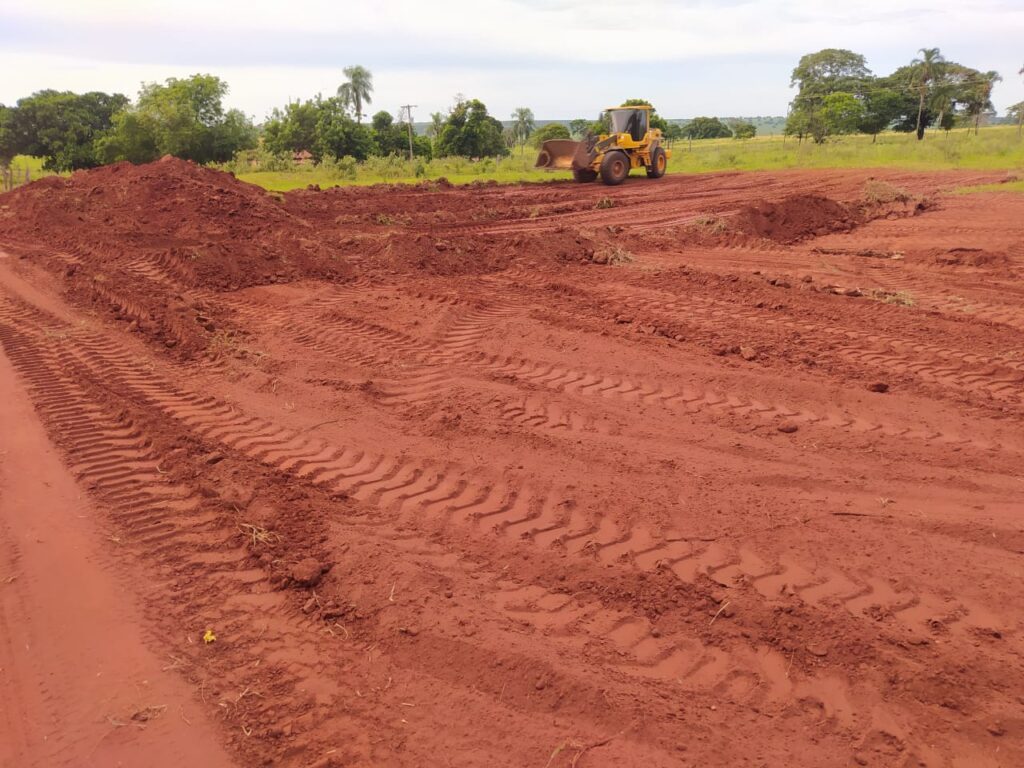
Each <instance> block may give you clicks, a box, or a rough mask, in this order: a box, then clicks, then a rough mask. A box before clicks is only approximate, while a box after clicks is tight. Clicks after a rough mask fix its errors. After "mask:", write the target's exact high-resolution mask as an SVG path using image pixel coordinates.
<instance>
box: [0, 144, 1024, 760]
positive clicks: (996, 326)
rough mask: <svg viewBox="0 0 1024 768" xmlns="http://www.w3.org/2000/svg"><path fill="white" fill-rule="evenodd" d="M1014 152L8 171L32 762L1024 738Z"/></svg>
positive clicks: (920, 744)
mask: <svg viewBox="0 0 1024 768" xmlns="http://www.w3.org/2000/svg"><path fill="white" fill-rule="evenodd" d="M1000 176H1001V174H986V173H979V172H970V173H968V172H956V173H953V172H950V173H932V174H922V173H909V172H893V171H835V172H786V173H758V174H753V173H743V174H741V173H734V174H712V175H705V176H669V177H665V178H664V179H661V180H659V181H649V180H647V179H644V178H636V179H632V178H631V179H629V180H628V181H627V183H625V184H624V185H622V186H621V187H617V188H613V189H610V188H607V187H604V186H602V185H599V184H593V185H576V184H571V183H563V182H556V183H550V184H541V185H522V186H497V185H487V184H483V185H476V186H471V187H461V188H454V187H451V186H450V185H447V184H445V183H425V184H423V185H420V186H417V187H375V188H365V189H355V188H346V189H332V190H328V191H318V190H303V191H297V192H292V193H288V194H285V195H271V194H267V193H263V192H262V191H260V190H258V189H256V188H254V187H250V186H248V185H245V184H242V183H240V182H238V181H236V180H235V179H233V178H231V177H230V176H229V175H226V174H220V173H216V172H212V171H206V170H203V169H198V168H195V167H194V166H191V165H189V164H187V163H182V162H179V161H175V160H166V161H161V162H160V163H155V164H152V165H150V166H141V167H131V166H127V165H123V166H114V167H112V168H106V169H101V170H98V171H93V172H87V173H79V174H76V175H74V176H72V177H71V178H70V179H46V180H43V181H41V182H37V183H35V184H33V185H29V186H27V187H24V188H21V189H19V190H17V191H15V192H13V193H9V194H6V195H4V196H0V249H2V254H3V255H0V350H2V354H0V396H2V397H3V398H4V399H9V400H10V401H11V403H10V404H8V403H5V406H4V409H3V410H2V411H0V413H2V414H3V417H4V429H3V432H2V433H0V468H2V469H4V474H3V478H4V479H3V480H2V481H0V526H3V530H4V531H5V534H4V537H3V539H4V543H3V546H0V609H2V612H0V621H2V622H3V623H2V627H3V629H4V632H3V636H4V640H5V644H3V645H0V680H2V682H3V686H4V691H5V695H4V702H3V705H4V716H0V744H3V745H4V749H7V750H8V752H9V753H10V755H12V756H11V757H10V758H8V757H7V753H4V752H2V751H0V757H3V758H4V759H9V760H13V761H15V762H16V764H18V765H40V766H42V765H46V766H51V765H75V766H77V765H90V764H93V763H89V762H87V761H86V759H85V758H87V757H88V758H89V759H93V758H92V757H91V755H92V754H94V753H92V752H90V751H89V750H90V749H93V745H94V744H99V745H100V748H101V749H105V750H112V751H110V752H106V753H102V752H101V753H100V754H101V755H107V757H106V758H104V759H101V760H99V761H96V760H94V764H96V765H112V764H115V762H116V761H117V760H121V761H122V764H125V765H157V764H164V763H157V762H154V759H153V758H152V755H154V754H157V753H159V754H161V755H163V756H164V757H163V758H161V759H164V760H165V764H167V765H172V764H173V765H185V764H200V765H216V764H225V763H229V762H233V763H235V764H237V765H240V766H258V765H281V766H289V767H291V766H295V767H296V768H298V767H299V766H302V767H306V766H316V767H317V768H325V767H327V766H383V765H388V766H426V765H429V766H435V765H436V766H466V767H467V768H468V767H469V766H481V765H488V766H515V767H516V768H519V767H521V766H536V767H537V768H554V767H555V766H558V767H560V768H565V767H567V766H579V767H581V768H583V767H585V766H701V768H706V767H708V766H723V767H724V766H730V767H731V766H800V767H804V766H806V767H807V768H810V767H811V766H815V767H817V766H825V765H828V766H832V765H837V766H844V765H850V766H857V765H869V766H901V767H902V766H1016V765H1021V764H1024V717H1022V712H1024V695H1022V691H1024V657H1022V652H1024V635H1022V628H1024V627H1022V620H1024V601H1022V600H1021V583H1022V581H1021V579H1022V576H1024V572H1022V571H1024V516H1022V513H1024V428H1022V427H1024V280H1022V278H1024V196H1020V195H1012V194H999V193H992V194H984V195H969V196H954V195H949V194H947V192H948V191H949V190H951V189H953V188H955V187H957V186H961V185H966V184H976V183H983V182H992V181H998V180H999V178H1000ZM19 397H20V398H21V401H20V402H22V403H23V407H20V406H17V402H18V401H17V398H19ZM29 402H31V404H32V405H31V407H30V406H29V405H28V403H29ZM44 435H46V436H47V437H48V439H49V441H50V443H51V445H52V446H53V448H52V449H49V448H47V447H46V440H45V439H44V437H43V436H44ZM12 462H13V463H12ZM31 467H39V473H40V474H39V478H40V479H42V480H44V481H43V482H37V481H36V479H34V478H32V477H31V471H32V470H31ZM71 478H74V481H72V479H71ZM76 494H77V495H76ZM71 496H75V499H74V501H72V500H71V498H70V497H71ZM15 532H17V533H15ZM33 536H36V537H38V539H39V541H38V542H34V541H33V539H32V537H33ZM11 542H15V543H16V546H15V547H14V548H11V545H10V543H11ZM26 542H29V543H26ZM33 573H34V574H36V576H30V575H29V574H33ZM12 577H13V578H12ZM37 579H38V580H37ZM62 584H65V585H67V586H66V589H64V590H61V587H60V585H62ZM111 585H117V587H116V589H115V588H114V587H112V586H111ZM77 591H82V592H83V593H87V594H89V595H97V596H98V597H97V598H96V600H97V605H96V608H95V610H92V609H90V610H83V609H82V608H81V604H80V603H79V601H78V600H77V598H75V595H76V594H77V593H78V592H77ZM117 598H120V599H117ZM22 627H29V628H30V629H31V630H32V632H34V633H35V635H36V639H35V640H34V641H33V642H34V643H39V646H38V647H39V648H40V651H39V652H38V653H33V652H31V651H22V649H21V646H20V645H19V643H20V642H21V641H20V639H18V640H11V638H14V637H15V636H16V634H17V632H18V631H19V630H20V628H22ZM208 630H209V631H210V632H212V634H213V635H215V638H216V639H215V640H213V641H212V642H204V634H205V633H207V631H208ZM207 639H210V635H207ZM107 640H109V644H108V643H107V642H106V641H107ZM98 667H103V670H104V672H103V675H102V676H100V677H97V676H96V674H95V672H96V669H97V668H98ZM57 680H59V683H56V682H55V681H57ZM140 680H144V681H145V682H144V683H142V682H140ZM140 686H141V687H140ZM12 702H13V703H12ZM138 712H142V713H143V714H142V715H139V717H135V715H136V713H138ZM140 718H141V719H140ZM115 723H127V725H123V726H122V725H116V724H115ZM58 735H59V737H60V739H61V741H59V742H58V741H54V739H55V738H56V737H57V736H58ZM8 744H13V745H14V747H7V745H8ZM197 754H199V755H201V757H198V758H197V757H196V755H197ZM12 764H15V763H12Z"/></svg>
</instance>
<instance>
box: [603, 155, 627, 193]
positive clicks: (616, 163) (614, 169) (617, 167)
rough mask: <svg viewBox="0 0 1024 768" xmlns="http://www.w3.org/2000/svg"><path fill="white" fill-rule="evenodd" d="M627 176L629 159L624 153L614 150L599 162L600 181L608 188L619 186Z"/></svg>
mask: <svg viewBox="0 0 1024 768" xmlns="http://www.w3.org/2000/svg"><path fill="white" fill-rule="evenodd" d="M627 176H629V158H628V157H626V153H625V152H620V151H619V150H614V151H612V152H609V153H608V154H606V155H605V156H604V159H603V160H602V161H601V181H603V182H604V183H605V184H608V185H609V186H615V185H617V184H621V183H622V182H624V181H625V180H626V177H627Z"/></svg>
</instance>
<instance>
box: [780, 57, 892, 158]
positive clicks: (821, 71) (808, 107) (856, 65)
mask: <svg viewBox="0 0 1024 768" xmlns="http://www.w3.org/2000/svg"><path fill="white" fill-rule="evenodd" d="M872 80H873V76H872V74H871V70H869V69H868V67H867V62H866V60H865V59H864V57H863V56H862V55H861V54H859V53H854V52H853V51H848V50H846V49H843V48H826V49H824V50H821V51H818V52H817V53H808V54H806V55H805V56H803V57H801V59H800V62H799V63H798V64H797V65H796V67H795V68H794V69H793V73H792V75H791V77H790V81H789V85H790V87H791V88H792V87H797V88H798V90H797V95H796V97H795V98H794V99H793V102H792V103H791V104H790V111H789V117H788V118H787V120H786V128H785V133H786V135H789V136H798V137H799V138H800V139H803V138H804V136H810V137H811V138H813V139H814V141H815V142H818V143H821V142H823V141H825V139H826V138H827V137H828V135H829V133H830V122H832V123H833V124H834V120H835V118H836V117H837V115H836V113H835V107H836V106H837V105H838V103H839V102H838V101H835V100H834V101H833V111H832V112H830V114H829V115H827V116H826V115H825V114H824V112H823V110H824V107H825V101H826V99H828V97H829V96H830V95H832V94H835V93H843V94H848V95H851V96H853V97H854V98H856V99H863V98H864V96H865V94H866V93H867V92H868V90H869V85H870V84H871V83H872ZM841 101H844V102H845V100H841ZM847 106H848V107H849V105H848V104H847Z"/></svg>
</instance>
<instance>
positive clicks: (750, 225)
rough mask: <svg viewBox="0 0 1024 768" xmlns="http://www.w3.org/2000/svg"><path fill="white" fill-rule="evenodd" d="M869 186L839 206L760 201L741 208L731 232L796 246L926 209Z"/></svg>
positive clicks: (807, 200)
mask: <svg viewBox="0 0 1024 768" xmlns="http://www.w3.org/2000/svg"><path fill="white" fill-rule="evenodd" d="M871 185H872V183H871V182H869V184H868V186H866V187H865V196H864V197H863V199H861V200H859V201H857V202H853V203H841V202H838V201H836V200H832V199H831V198H828V197H824V196H822V195H814V194H803V195H791V196H790V197H786V198H783V199H782V200H778V201H765V200H762V201H759V202H756V203H752V204H750V205H748V206H746V207H745V208H743V209H742V210H741V211H740V212H739V213H738V214H737V215H736V216H735V218H734V219H733V220H732V221H731V222H730V224H731V226H730V229H731V230H732V231H733V232H739V233H742V234H744V235H748V236H752V237H756V238H765V239H768V240H774V241H775V242H777V243H784V244H790V243H796V242H799V241H801V240H807V239H809V238H812V237H821V236H822V235H828V234H831V233H833V232H849V231H851V230H853V229H855V228H856V227H859V226H860V225H862V224H865V223H867V222H869V221H872V220H873V219H880V218H903V217H905V216H916V215H917V214H918V213H920V212H921V211H922V210H925V209H926V208H928V207H929V205H930V202H929V201H928V200H927V199H920V200H919V199H916V198H913V197H911V196H910V195H909V194H906V193H904V192H903V191H902V190H899V189H897V188H895V187H892V188H890V187H889V186H888V185H886V184H876V186H878V187H881V188H882V189H881V190H880V191H879V190H876V189H874V188H873V187H872V186H871Z"/></svg>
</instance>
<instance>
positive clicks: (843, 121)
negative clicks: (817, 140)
mask: <svg viewBox="0 0 1024 768" xmlns="http://www.w3.org/2000/svg"><path fill="white" fill-rule="evenodd" d="M863 118H864V105H863V104H862V103H861V102H860V101H859V100H858V99H857V97H856V96H854V95H853V94H852V93H843V92H842V91H837V92H835V93H830V94H829V95H828V96H826V97H825V100H824V102H823V103H822V105H821V119H822V124H823V128H824V135H825V136H834V135H840V134H844V133H855V132H856V131H857V127H858V126H859V125H860V122H861V120H862V119H863Z"/></svg>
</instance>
